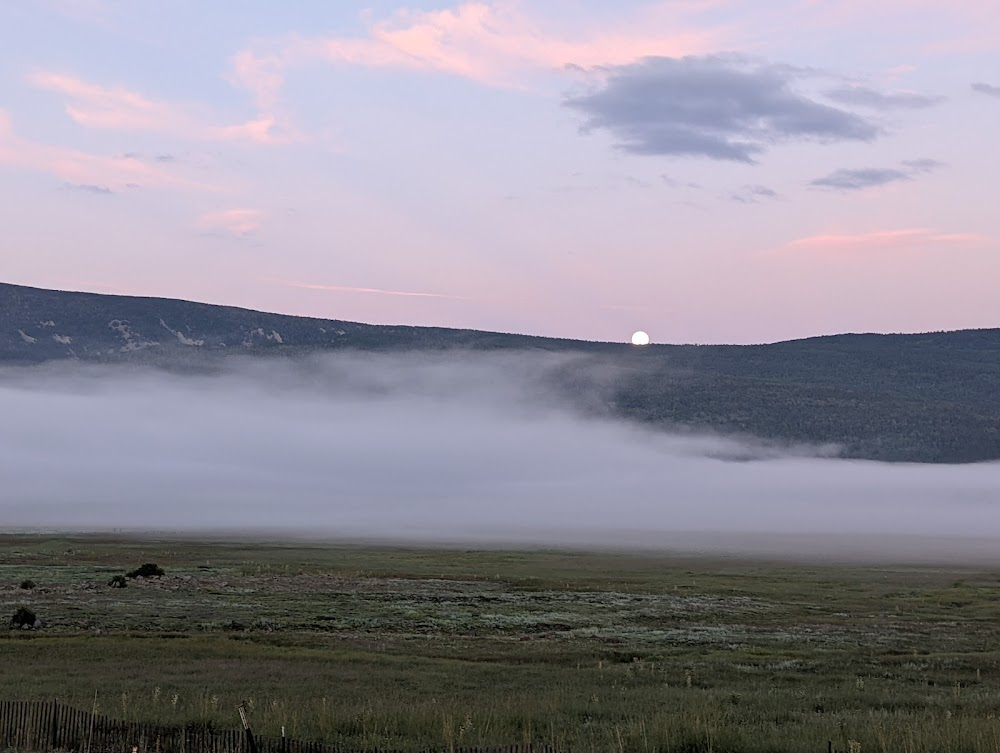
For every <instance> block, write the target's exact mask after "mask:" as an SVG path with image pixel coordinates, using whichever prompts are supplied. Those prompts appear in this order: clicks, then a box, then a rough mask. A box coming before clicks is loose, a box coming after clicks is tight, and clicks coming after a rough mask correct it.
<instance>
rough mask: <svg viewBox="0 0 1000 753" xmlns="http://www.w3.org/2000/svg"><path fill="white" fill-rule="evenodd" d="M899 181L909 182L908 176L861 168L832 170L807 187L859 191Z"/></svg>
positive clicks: (889, 168)
mask: <svg viewBox="0 0 1000 753" xmlns="http://www.w3.org/2000/svg"><path fill="white" fill-rule="evenodd" d="M901 180H910V174H909V173H906V172H903V171H902V170H897V169H896V168H892V167H862V168H859V169H856V170H849V169H841V170H834V171H833V172H832V173H830V174H829V175H824V176H823V177H822V178H816V180H814V181H812V182H810V183H809V185H811V186H815V187H816V188H832V189H834V190H837V191H860V190H861V189H864V188H873V187H875V186H884V185H886V184H888V183H896V182H897V181H901Z"/></svg>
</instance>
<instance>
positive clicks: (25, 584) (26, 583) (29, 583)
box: [21, 580, 35, 591]
mask: <svg viewBox="0 0 1000 753" xmlns="http://www.w3.org/2000/svg"><path fill="white" fill-rule="evenodd" d="M34 587H35V581H33V580H22V581H21V588H23V589H24V590H25V591H30V590H31V589H32V588H34Z"/></svg>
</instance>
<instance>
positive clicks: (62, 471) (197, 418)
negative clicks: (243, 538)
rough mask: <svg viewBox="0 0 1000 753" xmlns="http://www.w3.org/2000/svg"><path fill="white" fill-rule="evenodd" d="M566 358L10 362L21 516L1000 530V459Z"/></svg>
mask: <svg viewBox="0 0 1000 753" xmlns="http://www.w3.org/2000/svg"><path fill="white" fill-rule="evenodd" d="M567 369H568V370H570V371H572V372H573V373H574V374H575V373H578V372H579V371H580V369H581V364H580V363H579V362H577V361H576V360H574V359H568V358H566V357H555V356H552V357H545V356H538V355H534V356H528V355H524V356H514V355H511V354H504V355H502V356H500V355H486V354H483V355H479V356H472V355H465V356H456V355H439V356H426V355H410V356H386V355H383V356H361V355H348V354H341V355H336V356H327V357H323V358H316V359H313V360H309V361H302V362H277V361H267V362H259V361H258V362H252V361H247V362H242V361H239V360H233V361H227V362H226V363H225V364H224V365H223V367H222V368H220V369H218V370H217V371H216V372H215V373H208V372H206V373H200V374H198V375H186V376H185V375H177V374H172V375H171V374H163V373H158V372H155V371H152V370H142V369H137V368H131V367H130V368H129V369H127V370H125V369H119V370H115V369H112V368H103V367H86V366H79V365H73V364H56V365H50V366H44V367H30V368H29V367H22V368H20V369H18V368H5V369H0V413H2V415H3V417H4V419H3V421H2V422H0V479H3V485H2V493H0V529H10V528H13V527H55V528H62V529H74V528H76V529H79V528H84V529H90V530H95V529H96V530H107V529H110V528H121V529H138V530H151V529H152V530H173V531H199V530H201V531H207V530H226V529H229V530H233V529H244V530H246V529H256V530H261V531H265V532H268V533H269V534H270V535H272V536H275V535H288V534H290V533H306V534H310V535H314V536H319V537H331V538H332V537H336V538H348V537H355V536H357V537H368V538H370V537H378V538H382V539H405V540H411V541H435V540H436V541H456V542H469V543H474V542H503V541H530V542H533V543H541V544H557V543H562V544H573V545H583V544H587V545H622V544H640V545H645V546H664V545H666V544H668V543H676V542H677V541H678V540H681V541H683V540H685V539H689V538H690V537H691V535H692V534H691V533H686V532H699V531H701V532H712V533H714V534H725V535H729V536H730V537H740V536H748V535H762V534H768V535H770V534H776V533H783V534H789V535H792V534H794V535H804V534H816V533H825V534H836V535H837V538H836V540H834V541H833V542H832V543H830V542H828V543H827V546H828V547H833V549H834V551H841V549H840V548H841V547H844V546H845V545H846V543H845V542H855V543H856V537H857V536H861V535H870V536H885V535H887V534H894V535H939V536H987V537H989V536H997V535H1000V501H998V499H997V495H996V489H997V488H998V485H1000V464H996V463H993V464H980V465H968V466H948V467H942V466H930V465H928V466H912V465H903V464H900V465H884V464H879V463H873V462H859V461H849V460H841V459H836V458H831V457H821V456H818V455H816V454H812V455H810V454H808V453H806V452H805V451H800V452H797V453H796V452H792V451H788V452H783V451H776V450H775V449H774V448H770V449H768V448H764V447H758V446H753V445H750V444H746V443H743V442H739V441H735V440H727V439H723V438H712V437H698V436H692V435H678V436H672V435H669V434H664V433H653V432H651V431H648V430H645V429H642V428H639V427H637V426H634V425H630V424H626V423H622V422H618V421H612V420H602V419H598V418H593V417H590V418H588V417H585V416H583V415H581V414H580V413H578V412H576V411H575V410H574V409H572V408H570V407H569V406H568V405H566V404H565V403H564V402H563V401H562V400H560V399H559V398H558V397H557V396H556V395H557V394H558V393H557V391H556V390H555V389H554V388H552V387H551V386H549V385H551V384H552V381H551V380H552V377H553V375H554V374H565V373H566V372H567ZM609 378H613V375H611V377H609ZM732 459H739V460H741V461H744V462H733V461H732ZM745 461H749V462H745ZM727 546H729V547H735V546H737V544H736V542H735V541H734V540H733V539H730V540H729V544H728V545H727ZM910 546H911V548H914V547H916V548H919V547H921V546H923V544H922V543H921V542H916V543H912V542H911V544H910ZM827 551H829V550H827ZM993 551H994V553H995V546H994V549H993Z"/></svg>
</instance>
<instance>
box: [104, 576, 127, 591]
mask: <svg viewBox="0 0 1000 753" xmlns="http://www.w3.org/2000/svg"><path fill="white" fill-rule="evenodd" d="M108 585H109V586H111V587H112V588H125V586H127V585H128V581H127V580H125V576H124V575H116V576H115V577H114V578H112V579H111V580H109V581H108Z"/></svg>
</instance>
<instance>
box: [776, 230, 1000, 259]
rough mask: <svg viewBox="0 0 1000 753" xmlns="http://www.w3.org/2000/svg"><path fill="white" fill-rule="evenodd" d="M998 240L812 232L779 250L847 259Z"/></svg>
mask: <svg viewBox="0 0 1000 753" xmlns="http://www.w3.org/2000/svg"><path fill="white" fill-rule="evenodd" d="M995 243H996V240H995V239H993V238H989V237H987V236H984V235H978V234H975V233H945V232H941V231H939V230H934V229H930V228H904V229H900V230H878V231H875V232H869V233H856V234H844V235H838V234H831V235H813V236H809V237H806V238H799V239H797V240H794V241H791V242H790V243H788V244H786V245H785V246H784V247H783V248H782V249H779V252H785V253H808V254H816V255H819V256H826V257H830V258H844V257H851V256H858V255H867V254H872V253H880V252H887V251H907V252H912V251H921V250H944V249H955V248H982V247H984V246H989V245H993V244H995Z"/></svg>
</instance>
